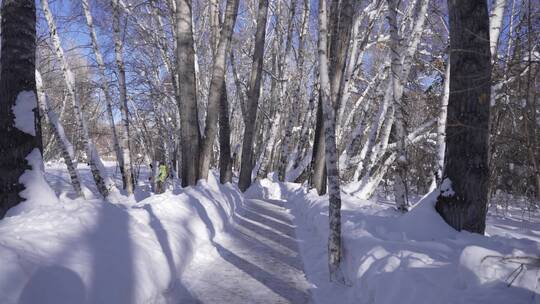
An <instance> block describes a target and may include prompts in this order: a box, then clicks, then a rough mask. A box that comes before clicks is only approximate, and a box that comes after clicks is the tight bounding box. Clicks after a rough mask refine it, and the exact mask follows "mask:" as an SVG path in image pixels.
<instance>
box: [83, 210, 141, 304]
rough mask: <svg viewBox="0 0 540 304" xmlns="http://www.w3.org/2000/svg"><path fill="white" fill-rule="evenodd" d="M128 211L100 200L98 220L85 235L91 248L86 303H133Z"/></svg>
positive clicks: (133, 281) (133, 279)
mask: <svg viewBox="0 0 540 304" xmlns="http://www.w3.org/2000/svg"><path fill="white" fill-rule="evenodd" d="M129 220H130V217H129V214H128V213H127V212H126V211H125V210H124V209H123V208H120V207H118V206H116V205H113V204H111V203H108V202H104V203H103V204H101V209H100V214H99V219H98V223H97V225H96V228H95V230H94V231H93V232H92V233H90V234H89V235H88V246H89V248H90V249H92V250H93V251H94V253H93V256H92V258H93V260H92V270H93V275H92V279H91V281H90V284H89V293H88V302H89V303H133V302H134V300H135V297H134V292H135V290H134V283H135V271H134V265H133V264H134V261H133V260H134V257H133V248H132V244H131V239H130V232H129Z"/></svg>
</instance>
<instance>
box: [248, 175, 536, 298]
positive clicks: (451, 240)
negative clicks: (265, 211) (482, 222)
mask: <svg viewBox="0 0 540 304" xmlns="http://www.w3.org/2000/svg"><path fill="white" fill-rule="evenodd" d="M250 194H251V195H254V196H262V197H267V198H273V199H276V198H282V199H286V200H287V201H288V204H289V208H291V209H292V212H293V214H294V215H295V218H296V224H297V236H298V238H299V239H300V244H301V252H302V255H303V259H304V265H305V268H306V273H307V276H308V279H310V281H311V282H312V283H313V284H315V285H316V286H317V287H316V288H315V289H313V290H312V292H313V295H314V298H315V300H316V301H317V303H377V304H387V303H388V304H395V303H400V304H409V303H410V304H421V303H426V304H432V303H449V304H450V303H452V304H456V303H501V304H508V303H513V304H518V303H540V294H539V293H540V283H539V271H540V269H539V268H530V269H525V270H524V272H522V273H521V275H520V276H519V277H518V278H517V279H516V280H515V281H514V282H513V283H512V286H510V287H508V286H507V283H508V280H507V279H508V278H509V276H510V274H511V273H512V271H514V270H515V269H516V268H517V267H518V266H519V264H515V263H510V262H506V263H505V262H501V261H500V259H498V258H496V257H500V256H508V255H514V256H536V257H538V256H539V255H540V243H539V241H540V223H539V222H538V221H536V222H533V223H529V224H530V226H529V227H528V228H529V229H527V231H528V233H520V230H521V232H523V229H521V228H520V227H527V226H526V225H521V224H519V223H517V222H516V224H517V227H513V228H509V227H507V228H506V229H504V232H502V231H501V230H500V228H497V227H498V224H499V221H498V219H497V218H495V217H493V216H490V217H489V219H488V231H487V232H488V233H487V234H490V233H493V235H491V236H482V235H477V234H472V233H468V232H457V231H455V230H454V229H452V228H451V227H449V226H448V225H447V224H446V223H445V222H444V221H443V220H442V218H441V217H440V216H439V215H438V214H437V213H436V211H435V208H434V204H435V199H436V197H437V194H438V193H436V192H433V193H430V194H428V195H426V196H425V197H423V198H422V199H421V200H420V201H419V202H418V203H417V204H416V205H415V206H414V208H413V209H412V210H411V211H410V212H409V213H407V214H405V215H401V214H400V213H398V212H397V211H395V210H394V205H393V204H390V203H385V202H374V201H367V200H361V199H359V198H356V197H353V196H350V195H347V194H342V200H343V206H342V233H343V239H344V241H343V242H344V256H343V258H344V264H343V265H344V271H345V275H346V277H347V279H348V284H349V285H350V286H343V285H338V284H333V283H329V281H328V277H329V276H328V266H327V247H326V245H327V237H328V197H327V196H324V197H319V196H318V195H317V194H316V193H315V192H314V191H311V192H308V191H306V190H305V188H303V187H301V186H300V185H297V184H292V183H286V184H282V183H277V182H275V180H269V179H266V180H263V181H259V182H257V183H256V185H254V186H253V187H252V189H250ZM495 229H499V230H495ZM495 231H498V234H497V233H496V232H495ZM501 232H502V233H501ZM530 235H532V236H533V237H530ZM534 236H536V237H534Z"/></svg>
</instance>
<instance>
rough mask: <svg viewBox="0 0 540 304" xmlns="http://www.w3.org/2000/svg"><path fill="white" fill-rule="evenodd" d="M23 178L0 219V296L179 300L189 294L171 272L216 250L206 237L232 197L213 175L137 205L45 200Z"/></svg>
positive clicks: (224, 216) (227, 214)
mask: <svg viewBox="0 0 540 304" xmlns="http://www.w3.org/2000/svg"><path fill="white" fill-rule="evenodd" d="M57 173H58V172H55V173H54V174H53V175H52V176H53V177H54V178H57V179H61V178H62V175H61V174H57ZM38 175H39V174H38ZM85 175H86V174H85ZM25 176H26V179H27V180H29V181H31V182H32V183H33V184H32V189H33V192H30V193H27V195H29V196H31V199H29V200H28V201H26V202H24V203H22V204H20V205H19V206H18V207H17V209H16V210H13V211H12V212H10V213H9V216H8V217H6V218H4V219H3V220H2V221H0V260H1V261H2V264H1V267H0V303H6V304H9V303H56V304H58V303H178V299H181V298H182V297H185V296H186V295H185V293H188V292H189V291H188V290H186V289H185V288H184V287H183V283H182V282H181V281H180V280H179V279H177V278H181V274H182V272H183V270H184V269H185V267H186V266H187V265H188V264H189V263H190V262H193V261H195V260H197V259H208V258H211V257H212V256H214V255H217V253H216V251H215V247H214V246H212V238H213V237H214V236H215V234H217V233H220V232H221V231H223V230H224V229H226V227H227V225H228V223H229V220H230V218H231V216H232V212H233V210H234V208H235V206H236V204H239V203H240V202H239V201H238V199H233V197H236V198H238V197H239V195H238V191H237V189H236V188H235V187H233V186H231V185H225V186H223V185H220V184H219V182H218V181H217V180H216V179H215V177H214V176H213V175H211V176H210V177H209V181H208V182H204V183H200V184H199V185H198V186H197V187H190V188H187V189H185V190H174V191H168V192H166V193H164V194H160V195H153V196H150V197H148V198H146V199H143V200H141V201H139V202H137V201H136V200H135V198H134V197H130V198H127V197H126V196H123V195H120V194H119V193H114V194H113V195H111V196H110V197H109V200H108V201H103V200H99V199H86V200H85V199H70V198H68V196H69V195H67V194H66V193H61V194H60V199H53V198H54V195H53V196H52V198H51V195H50V193H51V190H50V188H49V187H48V185H47V184H46V183H45V180H44V178H43V176H37V175H36V174H35V172H34V173H32V172H30V171H29V173H28V174H26V175H25ZM49 177H51V176H49ZM50 182H51V181H50ZM57 182H59V181H58V180H53V181H52V183H51V184H54V185H56V184H55V183H57ZM66 182H67V181H66ZM56 188H57V187H55V189H56ZM59 188H61V187H59ZM44 189H45V190H44ZM47 189H48V190H47ZM88 191H89V190H88V189H86V192H87V197H88V196H91V194H89V193H88ZM40 193H41V194H42V195H41V196H39V194H40ZM43 194H45V195H43Z"/></svg>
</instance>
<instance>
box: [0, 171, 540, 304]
mask: <svg viewBox="0 0 540 304" xmlns="http://www.w3.org/2000/svg"><path fill="white" fill-rule="evenodd" d="M106 166H107V168H108V169H109V173H110V175H111V176H113V177H114V179H115V180H116V181H117V184H120V181H119V178H120V177H119V173H118V172H117V170H116V169H115V167H114V164H113V163H106ZM79 167H80V172H81V178H82V180H83V184H84V185H85V186H86V187H87V188H85V189H84V192H85V196H86V199H74V196H73V191H72V190H71V188H70V185H69V176H68V174H67V172H66V170H65V169H64V167H63V165H62V164H61V163H51V164H48V165H47V166H46V174H45V179H46V180H47V182H48V184H49V185H50V186H51V188H52V189H53V190H54V192H56V195H57V196H58V199H56V198H54V195H52V192H51V191H48V190H47V186H46V185H44V184H43V183H42V182H43V180H42V179H40V177H39V176H34V175H32V176H30V175H29V178H31V179H32V180H33V183H35V184H38V186H39V188H36V189H34V190H36V191H32V192H29V193H28V195H29V196H31V197H32V199H31V200H30V201H28V202H25V203H23V204H21V205H19V206H18V207H17V208H16V209H14V210H11V211H10V213H9V214H8V216H7V217H6V218H4V219H3V220H1V221H0V260H1V261H2V262H1V264H0V303H8V304H9V303H200V302H203V303H308V302H310V301H313V302H315V303H379V304H386V303H404V304H408V303H411V304H412V303H415V304H422V303H426V304H428V303H429V304H431V303H505V304H506V303H536V304H538V303H540V294H539V293H540V289H539V286H540V282H539V281H538V280H539V267H538V266H540V265H536V267H534V265H528V266H526V268H525V269H524V270H523V271H522V272H521V273H520V275H519V276H518V277H517V278H516V279H515V281H514V282H513V283H512V285H511V286H510V287H508V286H507V285H508V282H509V280H511V278H512V277H511V275H510V274H511V273H512V271H513V270H515V269H516V268H517V267H518V266H519V264H516V263H512V262H511V261H504V262H503V261H501V260H500V258H498V257H502V256H509V255H513V256H520V257H524V256H532V257H538V256H539V255H540V220H539V215H538V214H534V213H533V214H531V215H529V214H527V215H525V216H524V217H523V216H522V215H521V213H520V212H519V211H518V210H512V209H510V210H509V211H508V213H507V214H506V215H505V216H502V215H496V214H491V213H490V215H489V216H488V228H487V234H488V236H480V235H476V234H470V233H466V232H461V233H458V232H456V231H454V230H452V229H451V228H449V227H448V226H447V225H446V224H445V223H444V222H443V221H442V219H441V218H440V217H439V216H438V215H437V214H436V213H435V211H434V208H433V197H434V195H433V194H432V195H431V196H426V197H424V198H423V199H421V201H420V202H419V203H418V204H417V205H416V206H415V207H414V209H413V210H412V211H411V212H409V213H408V214H406V215H401V214H399V213H397V212H395V211H394V206H393V204H392V203H391V202H387V201H385V200H380V199H375V200H373V201H365V200H360V199H358V198H356V197H354V196H350V195H346V194H344V195H343V212H342V215H343V236H344V246H345V247H344V251H345V252H344V271H345V275H346V277H347V280H348V284H349V285H350V286H343V285H337V284H334V283H330V282H329V281H328V268H327V256H326V242H327V233H328V220H327V198H326V197H318V196H317V195H315V194H314V193H313V192H308V191H306V189H305V188H303V187H301V186H300V185H298V184H290V183H286V184H282V183H277V182H275V181H273V180H271V179H265V180H262V181H258V182H256V183H255V184H254V186H253V187H252V188H250V189H249V190H248V192H247V193H246V194H245V195H242V194H241V193H240V192H239V191H238V189H237V188H236V187H235V186H232V185H225V186H223V185H220V184H219V183H218V181H217V180H216V178H215V177H214V176H212V175H211V176H210V178H209V180H208V182H201V183H200V184H199V185H198V186H197V187H190V188H187V189H181V188H180V187H178V185H176V184H175V185H171V186H170V187H169V190H168V191H167V192H166V193H164V194H161V195H151V192H150V187H149V186H148V182H147V178H148V172H146V171H145V170H142V171H141V175H140V178H139V185H138V187H137V190H136V193H135V194H134V195H133V196H132V197H129V198H128V197H126V196H124V195H123V194H122V193H120V192H117V191H115V192H113V194H112V195H111V196H110V198H109V202H104V201H103V200H100V199H98V198H97V197H96V196H95V195H94V193H96V189H95V188H94V187H92V182H91V174H90V172H89V169H88V168H87V167H85V166H82V165H81V166H79ZM40 181H41V182H40ZM39 183H42V184H41V185H39ZM523 261H524V262H528V261H527V260H523ZM523 261H522V262H523ZM304 270H305V273H306V274H307V280H306V278H305V275H304ZM509 278H510V279H509Z"/></svg>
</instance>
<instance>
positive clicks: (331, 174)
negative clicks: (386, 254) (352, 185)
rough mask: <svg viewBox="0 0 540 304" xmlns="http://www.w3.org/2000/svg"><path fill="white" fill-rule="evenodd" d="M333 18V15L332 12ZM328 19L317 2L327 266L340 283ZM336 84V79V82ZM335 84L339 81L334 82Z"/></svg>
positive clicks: (322, 3)
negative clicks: (326, 191)
mask: <svg viewBox="0 0 540 304" xmlns="http://www.w3.org/2000/svg"><path fill="white" fill-rule="evenodd" d="M332 17H333V18H336V17H337V16H335V15H332ZM327 35H328V21H327V12H326V1H325V0H320V1H319V45H318V51H319V77H320V86H321V87H320V96H321V103H322V112H323V117H324V140H325V159H326V168H327V174H328V185H329V187H328V189H329V201H330V202H329V207H328V209H329V212H328V218H329V225H330V227H329V228H330V229H329V235H328V265H329V271H330V280H337V281H340V282H343V283H344V277H343V272H342V269H341V259H342V244H341V193H340V191H341V190H340V179H339V169H338V160H337V148H336V129H335V127H336V120H335V108H334V102H333V98H335V97H333V96H335V95H332V93H331V92H332V88H331V83H330V77H329V73H330V71H329V67H328V56H327V49H328V41H327ZM336 83H339V82H336ZM338 85H339V84H338Z"/></svg>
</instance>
